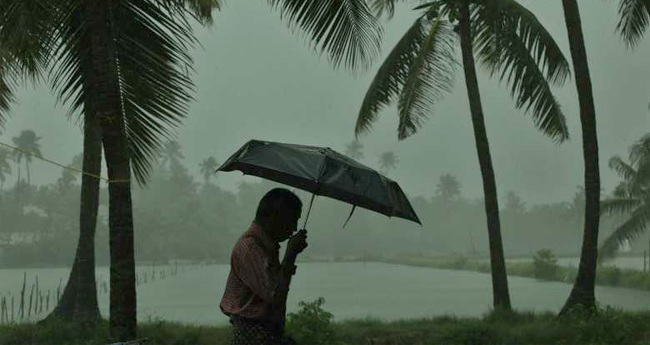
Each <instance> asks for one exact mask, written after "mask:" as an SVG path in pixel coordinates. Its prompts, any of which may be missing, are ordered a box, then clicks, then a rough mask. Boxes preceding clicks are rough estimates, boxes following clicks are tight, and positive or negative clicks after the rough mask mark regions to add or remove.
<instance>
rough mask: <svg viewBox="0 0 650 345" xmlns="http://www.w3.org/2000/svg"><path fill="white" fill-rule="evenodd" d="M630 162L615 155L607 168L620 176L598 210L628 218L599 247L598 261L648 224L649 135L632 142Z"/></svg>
mask: <svg viewBox="0 0 650 345" xmlns="http://www.w3.org/2000/svg"><path fill="white" fill-rule="evenodd" d="M629 160H630V163H627V162H625V161H624V160H623V159H622V158H620V157H618V156H615V157H612V158H611V159H610V160H609V166H610V168H612V169H614V170H615V171H616V173H617V174H618V175H619V176H621V177H622V178H623V181H622V182H621V183H620V184H619V185H618V186H617V187H616V189H615V190H614V195H613V197H612V198H609V199H606V200H603V201H602V203H601V213H602V214H609V215H622V216H625V217H627V220H626V221H625V222H623V223H622V224H621V225H619V226H618V227H617V228H616V229H615V230H614V232H613V233H612V234H611V235H609V237H607V238H606V239H605V241H604V242H603V243H602V245H601V247H600V249H599V256H598V259H599V260H603V259H606V258H611V257H613V256H614V255H615V253H616V249H618V247H619V245H622V244H624V243H626V242H631V241H633V240H634V239H635V238H636V237H637V236H638V235H640V234H642V233H644V232H645V231H647V229H648V227H650V134H649V135H646V136H645V137H643V139H641V140H640V141H638V142H637V143H636V144H634V145H633V146H632V148H631V150H630V157H629Z"/></svg>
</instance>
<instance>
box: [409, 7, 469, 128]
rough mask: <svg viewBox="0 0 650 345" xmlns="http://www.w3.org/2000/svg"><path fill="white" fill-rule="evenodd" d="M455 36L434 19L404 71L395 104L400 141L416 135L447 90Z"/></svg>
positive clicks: (452, 71)
mask: <svg viewBox="0 0 650 345" xmlns="http://www.w3.org/2000/svg"><path fill="white" fill-rule="evenodd" d="M454 44H455V34H454V32H453V29H452V28H451V26H450V25H449V24H447V23H446V22H444V21H442V20H440V19H436V20H435V22H434V23H433V24H431V25H429V32H428V35H427V36H426V38H425V40H424V42H423V44H422V45H421V46H420V51H419V52H418V55H417V57H416V58H415V60H414V61H413V64H412V65H411V66H410V68H409V71H408V73H409V74H408V77H407V78H406V80H405V81H404V86H403V90H402V92H401V94H400V98H399V101H398V104H397V108H398V112H399V126H398V129H397V132H398V138H399V139H400V140H402V139H405V138H407V137H408V136H410V135H412V134H414V133H415V132H417V130H418V129H419V128H420V127H421V126H422V123H423V122H424V120H425V119H426V118H427V117H428V115H429V114H431V112H432V109H433V106H434V105H435V104H436V103H437V102H438V101H439V100H440V99H441V98H442V97H443V95H444V93H448V92H450V91H451V88H452V86H453V83H454V72H455V67H456V65H457V62H456V60H455V57H454Z"/></svg>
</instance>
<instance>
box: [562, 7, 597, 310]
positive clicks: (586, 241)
mask: <svg viewBox="0 0 650 345" xmlns="http://www.w3.org/2000/svg"><path fill="white" fill-rule="evenodd" d="M562 5H563V7H564V19H565V22H566V27H567V32H568V35H569V47H570V49H571V57H572V60H573V69H574V74H575V82H576V87H577V90H578V100H579V102H580V122H581V124H582V150H583V156H584V162H585V175H584V178H585V199H586V201H585V218H584V220H585V221H584V226H585V228H584V235H583V238H582V251H581V253H580V266H579V268H578V276H577V277H576V281H575V284H574V285H573V290H571V294H570V295H569V298H568V299H567V301H566V303H565V304H564V307H563V308H562V311H561V312H560V313H561V314H564V313H565V312H567V311H568V310H570V309H571V307H573V306H575V305H577V304H581V305H584V306H585V307H587V308H590V309H591V308H594V307H595V304H596V297H595V293H594V290H595V282H596V265H597V259H598V227H599V222H600V170H599V166H598V135H597V133H596V109H595V107H594V98H593V92H592V87H591V77H590V76H589V65H588V63H587V51H586V49H585V42H584V37H583V34H582V24H581V23H580V12H579V10H578V3H577V1H576V0H562Z"/></svg>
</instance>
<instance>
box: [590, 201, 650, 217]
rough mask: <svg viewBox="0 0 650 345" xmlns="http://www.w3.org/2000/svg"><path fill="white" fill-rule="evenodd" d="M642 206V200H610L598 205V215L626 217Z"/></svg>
mask: <svg viewBox="0 0 650 345" xmlns="http://www.w3.org/2000/svg"><path fill="white" fill-rule="evenodd" d="M642 204H643V200H640V199H632V198H612V199H607V200H603V201H602V202H601V203H600V213H601V214H608V215H616V214H617V215H628V214H631V213H632V212H634V210H635V209H637V208H638V207H639V206H641V205H642Z"/></svg>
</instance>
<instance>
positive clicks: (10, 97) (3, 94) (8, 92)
mask: <svg viewBox="0 0 650 345" xmlns="http://www.w3.org/2000/svg"><path fill="white" fill-rule="evenodd" d="M14 100H15V98H14V91H13V87H12V84H11V80H10V76H8V75H7V67H5V62H4V61H2V60H0V130H2V129H4V124H5V121H6V117H7V114H8V112H9V109H10V108H11V104H12V103H13V102H14Z"/></svg>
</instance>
